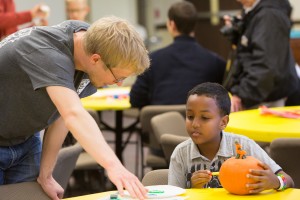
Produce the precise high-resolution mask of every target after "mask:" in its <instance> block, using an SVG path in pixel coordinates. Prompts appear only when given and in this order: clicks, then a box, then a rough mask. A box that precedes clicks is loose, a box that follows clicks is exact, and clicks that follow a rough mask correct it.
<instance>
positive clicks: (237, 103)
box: [231, 95, 243, 112]
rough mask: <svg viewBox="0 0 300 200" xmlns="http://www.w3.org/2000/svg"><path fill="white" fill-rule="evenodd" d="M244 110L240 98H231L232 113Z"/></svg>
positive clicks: (234, 96)
mask: <svg viewBox="0 0 300 200" xmlns="http://www.w3.org/2000/svg"><path fill="white" fill-rule="evenodd" d="M241 110H243V105H242V100H241V99H240V97H238V96H236V95H233V96H232V97H231V112H237V111H241Z"/></svg>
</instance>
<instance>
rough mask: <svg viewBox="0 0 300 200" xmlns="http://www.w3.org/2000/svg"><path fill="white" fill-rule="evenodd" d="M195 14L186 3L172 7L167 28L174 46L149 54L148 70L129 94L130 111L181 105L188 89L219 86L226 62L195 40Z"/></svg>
mask: <svg viewBox="0 0 300 200" xmlns="http://www.w3.org/2000/svg"><path fill="white" fill-rule="evenodd" d="M196 21H197V10H196V8H195V7H194V5H193V4H192V3H190V2H187V1H182V2H178V3H175V4H173V5H172V6H171V7H170V8H169V11H168V20H167V28H168V31H169V33H170V35H171V36H172V37H173V38H174V42H173V43H172V44H170V45H169V46H167V47H165V48H162V49H160V50H157V51H155V52H153V53H151V54H150V60H151V66H150V68H149V70H147V71H146V72H145V73H144V74H142V75H140V76H138V77H137V80H136V81H135V83H134V84H133V86H132V88H131V91H130V103H131V105H132V107H137V108H142V107H144V106H146V105H174V104H184V103H185V96H186V94H187V92H188V91H189V89H190V88H192V87H193V86H195V85H197V84H199V83H202V82H207V81H211V82H217V83H221V82H222V79H223V74H224V71H225V61H224V60H223V59H222V58H220V57H219V56H218V55H216V54H215V53H213V52H210V51H209V50H207V49H205V48H203V47H202V46H201V45H200V44H198V43H197V41H196V40H195V38H194V28H195V25H196Z"/></svg>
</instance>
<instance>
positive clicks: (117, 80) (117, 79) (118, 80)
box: [106, 65, 126, 83]
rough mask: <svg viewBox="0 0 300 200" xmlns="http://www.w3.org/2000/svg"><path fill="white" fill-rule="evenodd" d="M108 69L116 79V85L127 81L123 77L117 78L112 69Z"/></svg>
mask: <svg viewBox="0 0 300 200" xmlns="http://www.w3.org/2000/svg"><path fill="white" fill-rule="evenodd" d="M106 66H107V65H106ZM107 69H108V70H109V71H110V73H111V74H112V75H113V77H114V79H115V80H114V83H121V82H123V81H124V80H125V79H126V77H121V78H117V77H116V76H115V74H114V73H113V72H112V70H111V69H110V67H109V66H107Z"/></svg>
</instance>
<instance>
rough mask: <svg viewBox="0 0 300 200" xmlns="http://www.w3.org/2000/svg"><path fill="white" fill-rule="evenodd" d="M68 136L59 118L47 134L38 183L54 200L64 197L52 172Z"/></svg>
mask: <svg viewBox="0 0 300 200" xmlns="http://www.w3.org/2000/svg"><path fill="white" fill-rule="evenodd" d="M67 134H68V129H67V128H66V126H65V124H64V121H63V119H62V118H61V117H60V118H58V119H57V120H56V121H55V122H54V123H53V124H52V125H51V126H49V128H48V129H47V131H46V132H45V135H44V140H43V150H42V158H41V166H40V174H39V177H38V180H37V181H38V182H39V184H40V185H41V186H42V188H43V189H44V191H45V192H46V193H47V194H48V196H49V197H51V198H52V199H59V198H62V197H63V192H64V190H63V188H62V187H61V186H60V185H59V184H58V183H57V182H56V181H55V180H54V179H53V177H52V172H53V169H54V165H55V163H56V158H57V154H58V152H59V150H60V148H61V146H62V143H63V141H64V139H65V137H66V135H67Z"/></svg>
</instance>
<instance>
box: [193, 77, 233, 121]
mask: <svg viewBox="0 0 300 200" xmlns="http://www.w3.org/2000/svg"><path fill="white" fill-rule="evenodd" d="M195 94H196V95H197V96H202V95H204V96H207V97H210V98H213V99H215V101H216V104H217V106H218V107H219V110H220V113H221V115H223V116H225V115H229V114H230V107H231V101H230V98H229V94H228V91H227V90H226V89H225V88H224V87H223V86H222V85H220V84H218V83H211V82H206V83H201V84H199V85H197V86H195V87H194V88H193V89H191V90H190V91H189V92H188V97H187V98H189V97H190V96H191V95H195Z"/></svg>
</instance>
